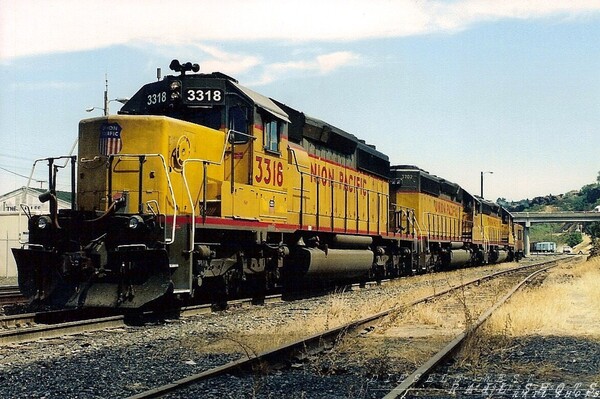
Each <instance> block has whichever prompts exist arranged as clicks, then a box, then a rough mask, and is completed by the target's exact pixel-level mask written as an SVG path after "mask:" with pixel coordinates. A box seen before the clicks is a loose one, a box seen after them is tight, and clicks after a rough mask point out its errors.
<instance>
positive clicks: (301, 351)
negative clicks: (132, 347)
mask: <svg viewBox="0 0 600 399" xmlns="http://www.w3.org/2000/svg"><path fill="white" fill-rule="evenodd" d="M548 263H551V266H548V267H547V268H549V267H554V266H556V265H557V264H558V261H556V260H551V261H547V260H546V261H542V262H537V263H533V264H529V265H524V266H519V267H516V268H512V269H507V270H503V271H498V272H494V273H492V274H489V275H486V276H483V277H478V278H474V279H471V280H469V281H467V282H464V283H462V284H459V285H456V286H453V287H450V288H448V289H445V290H442V291H439V292H437V293H435V294H432V295H429V296H426V297H424V298H420V299H417V300H415V301H412V302H410V303H405V304H402V305H401V306H399V307H393V308H390V309H387V310H384V311H381V312H379V313H376V314H373V315H371V316H368V317H365V318H363V319H360V320H356V321H352V322H349V323H346V324H343V325H341V326H339V327H335V328H332V329H329V330H327V331H324V332H321V333H317V334H314V335H311V336H309V337H307V338H302V339H299V340H296V341H294V342H291V343H288V344H284V345H282V346H280V347H277V348H275V349H272V350H268V351H265V352H262V353H259V354H256V355H247V356H246V357H243V358H241V359H238V360H234V361H231V362H229V363H226V364H223V365H221V366H218V367H215V368H212V369H209V370H206V371H203V372H201V373H198V374H193V375H190V376H188V377H185V378H182V379H180V380H177V381H174V382H172V383H169V384H166V385H162V386H159V387H156V388H153V389H150V390H147V391H144V392H140V393H138V394H135V395H133V396H129V397H128V398H127V399H145V398H158V397H162V396H164V395H167V394H169V393H171V392H175V391H177V390H179V389H182V388H184V387H187V386H189V385H193V384H196V383H199V382H201V381H204V380H208V379H210V378H214V377H217V376H219V375H223V374H228V373H231V372H233V371H235V370H238V369H245V370H252V368H253V367H254V366H256V365H258V364H260V363H261V362H267V363H269V362H270V363H281V359H282V358H283V357H284V355H286V356H288V357H290V356H291V357H296V358H299V359H301V358H303V357H305V354H306V353H311V352H315V351H318V349H317V348H322V347H324V346H326V345H327V344H329V343H330V342H332V341H333V342H335V341H336V340H338V339H339V338H340V337H341V336H343V335H344V334H346V333H348V332H350V331H355V330H357V329H359V328H365V327H366V326H369V325H370V324H372V323H374V322H377V321H379V320H380V319H382V318H383V317H385V316H388V315H390V314H393V313H395V312H398V311H399V310H402V309H406V308H409V307H412V306H415V305H417V304H420V303H424V302H428V301H430V300H432V299H434V298H437V297H440V296H443V295H446V294H448V293H450V292H452V291H455V290H457V289H460V288H463V287H467V286H469V285H473V284H479V283H481V282H483V281H486V280H490V279H493V278H495V277H499V276H502V275H508V274H511V273H514V272H519V271H522V270H526V269H529V268H533V267H538V266H542V265H544V264H548ZM544 270H545V269H544Z"/></svg>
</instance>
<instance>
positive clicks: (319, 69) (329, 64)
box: [250, 51, 361, 86]
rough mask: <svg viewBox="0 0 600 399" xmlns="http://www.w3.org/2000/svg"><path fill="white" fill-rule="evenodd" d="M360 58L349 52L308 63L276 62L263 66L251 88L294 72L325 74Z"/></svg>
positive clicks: (340, 52)
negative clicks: (261, 72) (257, 79)
mask: <svg viewBox="0 0 600 399" xmlns="http://www.w3.org/2000/svg"><path fill="white" fill-rule="evenodd" d="M360 58H361V57H360V56H359V55H358V54H356V53H353V52H350V51H337V52H334V53H329V54H322V55H318V56H316V57H315V58H314V59H312V60H308V61H289V62H277V63H272V64H268V65H265V66H264V72H263V74H262V77H261V79H260V80H259V81H258V82H253V83H250V85H251V86H256V85H262V84H267V83H271V82H273V81H275V80H277V79H281V78H282V77H284V76H288V75H290V74H293V73H296V72H303V73H305V72H310V73H318V74H327V73H329V72H332V71H334V70H336V69H339V68H342V67H344V66H348V65H352V64H354V63H356V62H358V61H359V60H360Z"/></svg>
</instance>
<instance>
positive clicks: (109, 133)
mask: <svg viewBox="0 0 600 399" xmlns="http://www.w3.org/2000/svg"><path fill="white" fill-rule="evenodd" d="M121 148H123V143H122V142H121V126H120V125H119V124H118V123H116V122H115V123H104V124H102V126H101V127H100V141H99V148H98V150H99V151H100V154H102V155H112V154H118V153H119V152H120V151H121Z"/></svg>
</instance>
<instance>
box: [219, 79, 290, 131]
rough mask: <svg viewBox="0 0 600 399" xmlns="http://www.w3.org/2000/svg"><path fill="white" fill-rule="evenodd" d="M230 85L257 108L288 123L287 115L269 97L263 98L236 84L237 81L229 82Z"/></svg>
mask: <svg viewBox="0 0 600 399" xmlns="http://www.w3.org/2000/svg"><path fill="white" fill-rule="evenodd" d="M231 84H232V85H233V86H234V87H236V88H237V89H238V90H239V91H241V92H242V93H243V94H245V95H246V96H247V97H248V98H249V99H250V100H252V101H253V102H254V103H255V104H256V105H257V106H258V107H260V108H262V109H264V110H265V111H268V112H269V113H271V114H273V115H274V116H275V117H277V118H279V119H281V120H284V121H286V122H290V120H289V119H288V115H287V114H286V113H285V111H284V110H282V109H281V108H280V107H279V106H278V105H277V104H275V103H274V102H273V101H272V100H271V99H270V98H269V97H265V96H263V95H262V94H260V93H257V92H255V91H254V90H251V89H249V88H247V87H244V86H242V85H241V84H239V83H237V81H231Z"/></svg>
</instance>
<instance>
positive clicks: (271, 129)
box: [262, 115, 283, 153]
mask: <svg viewBox="0 0 600 399" xmlns="http://www.w3.org/2000/svg"><path fill="white" fill-rule="evenodd" d="M262 119H263V134H264V136H263V139H264V143H265V150H266V151H269V152H275V153H280V149H279V143H280V141H281V131H282V129H283V122H281V121H279V120H277V119H275V118H274V117H272V116H271V115H262Z"/></svg>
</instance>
